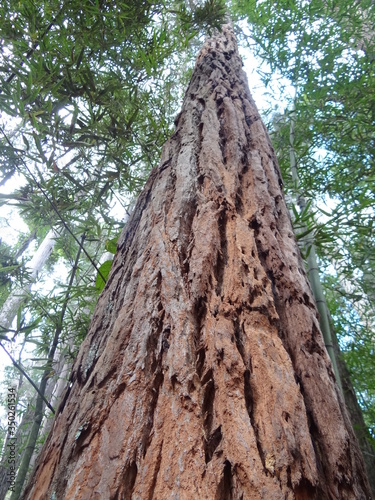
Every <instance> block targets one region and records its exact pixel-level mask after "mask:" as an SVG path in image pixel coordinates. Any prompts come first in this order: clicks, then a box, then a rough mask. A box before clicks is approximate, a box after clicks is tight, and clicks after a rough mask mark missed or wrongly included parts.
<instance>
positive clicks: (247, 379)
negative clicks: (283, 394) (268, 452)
mask: <svg viewBox="0 0 375 500" xmlns="http://www.w3.org/2000/svg"><path fill="white" fill-rule="evenodd" d="M244 395H245V403H246V410H247V414H248V415H249V419H250V424H251V427H252V429H253V431H254V436H255V440H256V445H257V450H258V453H259V457H260V460H261V462H262V465H263V469H264V471H266V467H265V454H264V451H263V448H262V444H261V440H260V435H259V429H258V425H257V423H256V421H255V418H254V393H253V389H252V387H251V373H250V370H245V372H244Z"/></svg>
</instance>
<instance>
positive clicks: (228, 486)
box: [215, 460, 233, 500]
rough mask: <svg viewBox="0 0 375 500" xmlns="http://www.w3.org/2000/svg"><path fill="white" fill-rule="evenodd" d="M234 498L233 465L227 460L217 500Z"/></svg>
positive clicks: (217, 492)
mask: <svg viewBox="0 0 375 500" xmlns="http://www.w3.org/2000/svg"><path fill="white" fill-rule="evenodd" d="M232 498H233V477H232V464H231V463H230V462H229V460H225V462H224V467H223V472H222V477H221V480H220V483H219V485H218V488H217V491H216V496H215V500H232Z"/></svg>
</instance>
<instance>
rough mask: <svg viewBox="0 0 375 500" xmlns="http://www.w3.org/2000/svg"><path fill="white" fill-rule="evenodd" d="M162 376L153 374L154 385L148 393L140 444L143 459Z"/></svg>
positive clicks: (150, 436) (148, 441) (147, 446)
mask: <svg viewBox="0 0 375 500" xmlns="http://www.w3.org/2000/svg"><path fill="white" fill-rule="evenodd" d="M163 381H164V375H163V374H162V373H161V372H160V371H158V372H157V373H156V374H154V383H153V386H152V388H151V391H150V396H149V397H150V402H149V407H148V408H147V413H146V418H145V425H144V428H143V436H142V440H141V441H142V442H141V446H140V448H141V450H142V456H143V458H144V457H145V455H146V453H147V450H148V448H149V446H150V444H151V440H152V428H153V426H154V419H155V410H156V406H157V403H158V399H159V393H160V388H161V386H162V385H163Z"/></svg>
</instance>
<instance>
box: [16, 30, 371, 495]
mask: <svg viewBox="0 0 375 500" xmlns="http://www.w3.org/2000/svg"><path fill="white" fill-rule="evenodd" d="M176 127H177V129H176V132H175V133H174V135H173V136H172V138H171V139H170V141H168V142H167V144H166V145H165V147H164V150H163V155H162V160H161V163H160V165H159V167H158V168H155V169H154V170H153V171H152V172H151V175H150V178H149V180H148V182H147V184H146V186H145V189H144V191H143V192H142V194H141V195H140V197H139V199H138V202H137V205H136V208H135V210H134V212H133V213H132V215H131V217H130V220H129V223H128V224H127V226H126V228H125V229H124V232H123V234H122V236H121V238H120V240H119V245H118V252H117V255H116V257H115V260H114V263H113V266H112V271H111V274H110V277H109V280H108V282H107V285H106V288H105V290H104V292H103V293H102V295H101V296H100V298H99V301H98V305H97V308H96V311H95V314H94V317H93V321H92V324H91V328H90V331H89V333H88V335H87V337H86V339H85V341H84V343H83V345H82V347H81V350H80V353H79V355H78V358H77V360H76V363H75V365H74V368H73V372H72V376H71V384H70V385H71V387H70V389H69V390H70V392H68V393H67V394H66V396H65V398H64V400H63V402H62V404H61V405H60V408H59V411H58V412H57V416H56V419H55V423H54V427H53V430H52V433H51V434H50V436H49V438H48V440H47V442H46V444H45V446H44V448H43V450H42V453H41V455H40V457H39V458H38V460H37V465H36V470H35V474H34V477H33V478H32V481H31V482H30V484H29V486H28V488H27V491H26V493H25V498H29V499H31V498H32V499H33V500H34V499H35V500H36V499H45V498H55V499H57V500H60V499H71V498H74V499H102V498H105V499H107V498H108V499H115V498H116V499H120V498H121V499H130V498H133V499H142V500H143V499H152V498H153V499H164V498H165V499H167V498H179V499H189V500H190V499H193V498H194V499H195V498H197V499H212V500H214V499H215V500H220V499H230V498H233V499H240V498H243V499H257V498H259V499H260V498H263V499H267V500H268V499H272V500H274V499H275V500H278V499H280V500H281V499H285V498H290V499H291V498H297V499H319V500H321V499H338V498H343V499H365V498H369V497H370V493H369V486H368V482H367V479H366V476H365V469H364V465H363V460H362V457H361V455H360V451H359V448H358V445H357V443H356V441H355V437H354V434H353V430H352V428H351V426H350V423H349V419H348V417H347V414H346V410H345V407H344V404H343V402H342V399H341V395H340V392H339V391H338V388H337V385H336V383H335V377H334V374H333V371H332V366H331V363H330V360H329V358H328V355H327V352H326V350H325V348H324V342H323V340H322V335H321V333H320V330H319V322H318V318H317V311H316V308H315V305H314V301H313V298H312V294H311V290H310V288H309V285H308V282H307V278H306V274H305V271H304V267H303V263H302V261H301V258H300V256H299V252H298V247H297V244H296V240H295V238H294V235H293V232H292V227H291V222H290V217H289V214H288V210H287V208H286V205H285V202H284V198H283V195H282V192H281V188H280V185H281V178H280V174H279V169H278V166H277V162H276V159H275V155H274V152H273V149H272V147H271V145H270V142H269V138H268V135H267V132H266V130H265V128H264V126H263V124H262V122H261V120H260V117H259V114H258V112H257V110H256V107H255V105H254V102H253V100H252V98H251V96H250V93H249V90H248V87H247V83H246V78H245V75H244V73H243V71H242V69H241V60H240V58H239V55H238V51H237V47H236V43H235V40H234V37H233V34H232V32H231V31H230V29H229V28H224V30H223V34H222V35H220V36H217V37H216V38H214V39H212V40H210V41H208V42H207V43H206V44H205V45H204V47H203V49H202V50H201V52H200V54H199V56H198V60H197V64H196V67H195V70H194V73H193V76H192V80H191V82H190V86H189V88H188V90H187V94H186V97H185V100H184V104H183V108H182V112H181V113H180V115H179V117H178V118H177V120H176Z"/></svg>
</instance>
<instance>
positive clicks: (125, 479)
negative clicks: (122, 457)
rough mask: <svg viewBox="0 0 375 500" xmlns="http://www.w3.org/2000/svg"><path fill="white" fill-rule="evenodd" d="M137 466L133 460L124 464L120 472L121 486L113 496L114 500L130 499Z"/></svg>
mask: <svg viewBox="0 0 375 500" xmlns="http://www.w3.org/2000/svg"><path fill="white" fill-rule="evenodd" d="M137 473H138V468H137V464H136V463H135V462H131V463H130V464H128V465H126V467H125V469H124V472H123V474H122V480H121V483H122V484H121V487H120V489H119V491H118V493H117V495H116V496H115V500H131V498H132V494H133V490H134V484H135V480H136V479H137Z"/></svg>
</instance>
